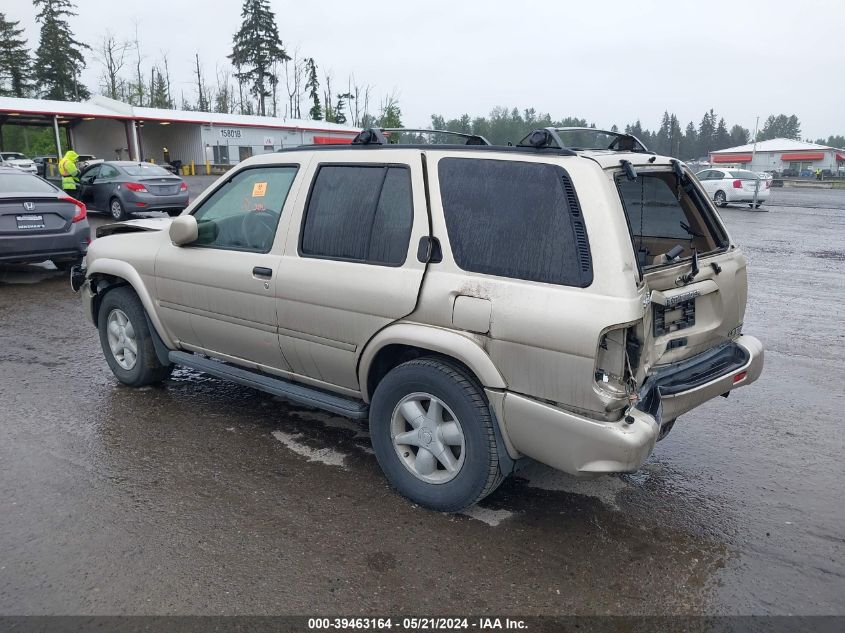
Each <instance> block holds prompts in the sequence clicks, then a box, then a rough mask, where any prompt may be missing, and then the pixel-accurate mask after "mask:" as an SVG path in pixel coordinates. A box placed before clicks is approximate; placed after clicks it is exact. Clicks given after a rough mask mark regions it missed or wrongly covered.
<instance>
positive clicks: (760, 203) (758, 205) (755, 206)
mask: <svg viewBox="0 0 845 633" xmlns="http://www.w3.org/2000/svg"><path fill="white" fill-rule="evenodd" d="M762 206H763V203H762V202H758V203H757V204H755V205H754V208H755V209H759V208H760V207H762Z"/></svg>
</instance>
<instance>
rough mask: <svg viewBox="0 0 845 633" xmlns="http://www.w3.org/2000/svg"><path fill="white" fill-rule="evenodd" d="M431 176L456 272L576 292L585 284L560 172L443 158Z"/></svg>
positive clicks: (581, 237)
mask: <svg viewBox="0 0 845 633" xmlns="http://www.w3.org/2000/svg"><path fill="white" fill-rule="evenodd" d="M438 175H439V178H440V195H441V198H442V200H443V213H444V215H445V217H446V228H447V231H448V233H449V242H450V243H451V246H452V254H453V255H454V257H455V262H456V263H457V264H458V266H460V267H461V268H462V269H464V270H468V271H471V272H478V273H486V274H489V275H498V276H500V277H512V278H515V279H525V280H528V281H541V282H545V283H552V284H560V285H565V286H579V287H582V288H583V287H586V286H589V285H590V284H591V283H592V281H593V270H592V260H591V257H590V248H589V242H588V240H587V232H586V230H585V227H584V222H583V218H582V216H581V208H580V205H579V203H578V197H577V196H576V194H575V189H574V188H573V186H572V182H571V181H570V179H569V175H568V174H567V173H566V171H564V169H563V168H562V167H559V166H557V165H548V164H543V163H526V162H519V161H505V160H485V159H474V158H444V159H442V160H441V161H440V162H439V163H438Z"/></svg>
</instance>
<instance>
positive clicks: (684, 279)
mask: <svg viewBox="0 0 845 633" xmlns="http://www.w3.org/2000/svg"><path fill="white" fill-rule="evenodd" d="M698 273H699V270H698V250H697V249H695V248H694V249H692V268H691V269H690V271H689V272H688V273H687V274H686V275H681V276H680V277H678V281H679V282H680V283H681V285H682V286H686V285H687V284H688V283H691V282H692V280H693V279H695V278H696V276H697V275H698Z"/></svg>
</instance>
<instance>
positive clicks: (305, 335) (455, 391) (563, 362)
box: [71, 130, 763, 511]
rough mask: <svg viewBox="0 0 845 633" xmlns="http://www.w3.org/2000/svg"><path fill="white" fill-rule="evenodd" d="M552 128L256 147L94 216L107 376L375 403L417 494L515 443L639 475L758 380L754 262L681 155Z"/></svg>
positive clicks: (456, 490) (375, 417)
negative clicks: (186, 183) (138, 206)
mask: <svg viewBox="0 0 845 633" xmlns="http://www.w3.org/2000/svg"><path fill="white" fill-rule="evenodd" d="M609 134H613V133H609ZM553 136H557V133H556V130H538V131H537V132H536V133H534V134H532V135H530V136H529V137H527V138H526V139H524V140H523V142H522V143H520V144H519V145H517V146H514V147H503V146H489V145H482V144H479V143H480V142H481V141H483V139H481V138H480V137H467V144H466V145H460V146H456V145H445V146H436V145H416V146H403V145H394V144H390V143H389V142H388V141H387V139H386V138H385V137H384V135H383V134H381V133H380V131H379V130H368V131H365V132H362V133H361V134H360V135H359V136H358V137H357V138H356V141H355V143H354V144H353V145H352V146H348V145H347V146H342V145H336V146H324V147H322V148H319V147H303V148H296V149H289V150H285V151H284V152H280V153H273V154H265V155H262V156H256V157H253V158H250V159H247V160H244V161H242V162H241V163H239V164H238V165H237V166H236V167H234V169H233V170H232V171H230V172H228V173H227V174H226V175H225V176H223V177H221V178H220V179H219V180H218V181H217V182H216V183H215V184H214V185H213V186H211V187H210V188H209V189H208V190H207V191H206V192H205V193H204V194H202V195H201V196H200V197H199V198H198V199H197V200H195V201H194V202H193V203H192V205H191V206H190V208H189V209H188V210H187V211H186V213H183V214H182V215H180V216H179V217H177V218H173V219H171V218H153V219H143V220H130V221H129V222H124V223H119V224H113V225H107V226H103V227H100V229H99V230H98V236H99V237H100V239H97V240H96V241H95V242H94V244H93V245H92V246H91V249H90V250H89V254H88V257H87V263H86V268H84V269H83V268H77V269H74V271H73V273H72V274H71V283H72V285H73V287H74V288H75V289H77V290H78V291H79V292H80V295H81V299H82V303H83V305H84V308H85V311H86V313H87V315H88V318H90V320H91V321H92V322H93V324H94V325H95V326H96V327H97V328H98V329H99V336H100V342H101V345H102V348H103V352H104V354H105V357H106V360H107V362H108V364H109V366H110V367H111V369H112V371H113V372H114V375H115V376H116V377H117V379H118V380H119V381H121V382H123V383H124V384H126V385H129V386H133V387H140V386H143V385H148V384H151V383H156V382H159V381H161V380H163V379H165V378H166V377H167V376H168V375H169V374H170V372H171V369H172V367H173V366H174V364H175V365H182V366H186V367H191V368H194V369H195V370H199V371H202V372H206V373H208V374H211V375H214V376H217V377H220V378H223V379H225V380H230V381H234V382H237V383H240V384H243V385H248V386H251V387H255V388H257V389H261V390H264V391H267V392H270V393H273V394H276V395H280V396H283V397H286V398H288V399H290V400H293V401H295V402H299V403H304V404H307V405H310V406H313V407H317V408H320V409H325V410H327V411H330V412H333V413H335V414H339V415H344V416H348V417H351V418H357V419H361V420H365V419H369V429H370V436H371V439H372V446H373V450H374V452H375V455H376V458H377V460H378V463H379V464H380V466H381V468H382V469H383V471H384V473H385V475H386V476H387V479H388V480H389V481H390V483H391V484H392V485H393V486H394V487H395V488H396V489H397V490H398V491H400V492H401V493H402V494H404V495H406V496H407V497H409V498H410V499H412V500H413V501H414V502H416V503H418V504H421V505H424V506H426V507H429V508H433V509H436V510H440V511H457V510H460V509H463V508H466V507H467V506H469V505H471V504H473V503H475V502H477V501H478V500H480V499H482V498H483V497H484V496H485V495H487V494H489V493H490V492H491V491H493V490H494V489H495V488H496V487H497V486H498V485H499V483H500V482H501V481H502V480H503V478H504V477H506V476H507V475H508V474H510V473H511V472H512V471H513V470H514V467H515V464H516V463H517V462H518V461H519V460H521V459H524V458H528V457H530V458H533V459H535V460H538V461H540V462H543V463H545V464H548V465H550V466H552V467H554V468H558V469H561V470H563V471H566V472H568V473H572V474H574V475H586V476H590V475H596V474H600V473H614V472H633V471H635V470H637V469H638V468H639V467H640V466H641V465H642V463H643V462H644V461H645V460H646V458H647V457H648V456H649V454H650V453H651V452H652V450H653V448H654V445H655V442H656V441H657V440H659V439H661V438H662V437H663V436H665V435H666V433H668V432H669V430H670V429H671V428H672V427H673V425H674V424H675V421H676V419H677V418H678V416H680V415H682V414H684V413H686V412H688V411H690V410H692V409H694V408H695V407H697V406H699V405H701V404H702V403H704V402H706V401H708V400H711V399H712V398H715V397H716V396H718V395H726V394H728V393H729V392H730V391H731V390H733V389H736V388H738V387H742V386H744V385H748V384H750V383H752V382H754V381H755V380H756V379H757V378H758V376H759V375H760V373H761V371H762V367H763V348H762V345H761V344H760V342H759V341H758V340H757V339H756V338H754V337H752V336H749V335H746V334H743V333H742V325H743V317H744V313H745V301H746V296H747V288H746V274H745V270H746V258H745V255H744V254H743V253H742V251H741V250H740V249H739V247H738V246H737V245H736V244H735V243H734V242H732V241H731V239H730V237H729V236H728V232H727V229H726V227H725V225H724V224H723V222H722V221H721V219H720V218H719V216H718V214H717V213H716V210H715V209H714V207H713V205H712V203H711V202H710V200H709V196H708V194H707V192H706V191H705V190H704V189H703V188H702V187H701V186H700V184H699V182H698V181H697V180H696V179H695V178H693V177H692V172H690V171H689V170H688V169H686V168H685V167H684V165H683V164H682V163H680V162H678V161H676V160H674V159H671V158H668V157H662V156H656V155H654V154H652V153H649V152H647V151H644V148H642V149H640V151H635V150H636V148H637V147H639V145H638V144H637V142H636V139H634V138H633V137H631V136H627V135H621V134H615V136H616V137H617V139H618V143H617V144H616V145H615V146H621V147H627V148H628V149H627V150H624V151H622V150H620V151H614V150H613V149H600V150H581V151H573V150H571V149H568V148H567V147H565V146H562V145H557V144H553V143H552V142H551V141H550V139H551V138H552V137H553ZM603 147H605V148H607V147H610V146H608V145H604V146H603ZM632 148H633V149H632ZM629 227H630V228H629ZM701 450H706V447H701Z"/></svg>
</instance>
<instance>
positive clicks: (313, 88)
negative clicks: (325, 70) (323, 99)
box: [305, 57, 323, 121]
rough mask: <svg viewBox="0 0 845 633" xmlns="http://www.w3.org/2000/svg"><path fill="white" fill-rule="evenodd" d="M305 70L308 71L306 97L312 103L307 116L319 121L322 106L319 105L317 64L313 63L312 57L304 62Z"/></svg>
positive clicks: (321, 115)
mask: <svg viewBox="0 0 845 633" xmlns="http://www.w3.org/2000/svg"><path fill="white" fill-rule="evenodd" d="M305 72H306V73H308V80H307V81H306V82H305V89H306V90H308V97H309V98H310V99H311V104H312V105H311V109H310V110H309V111H308V116H310V117H311V118H312V119H313V120H314V121H319V120H320V119H322V118H323V108H322V106H321V105H320V80H319V79H318V78H317V64H315V63H314V58H313V57H310V58H309V59H308V61H306V62H305Z"/></svg>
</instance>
